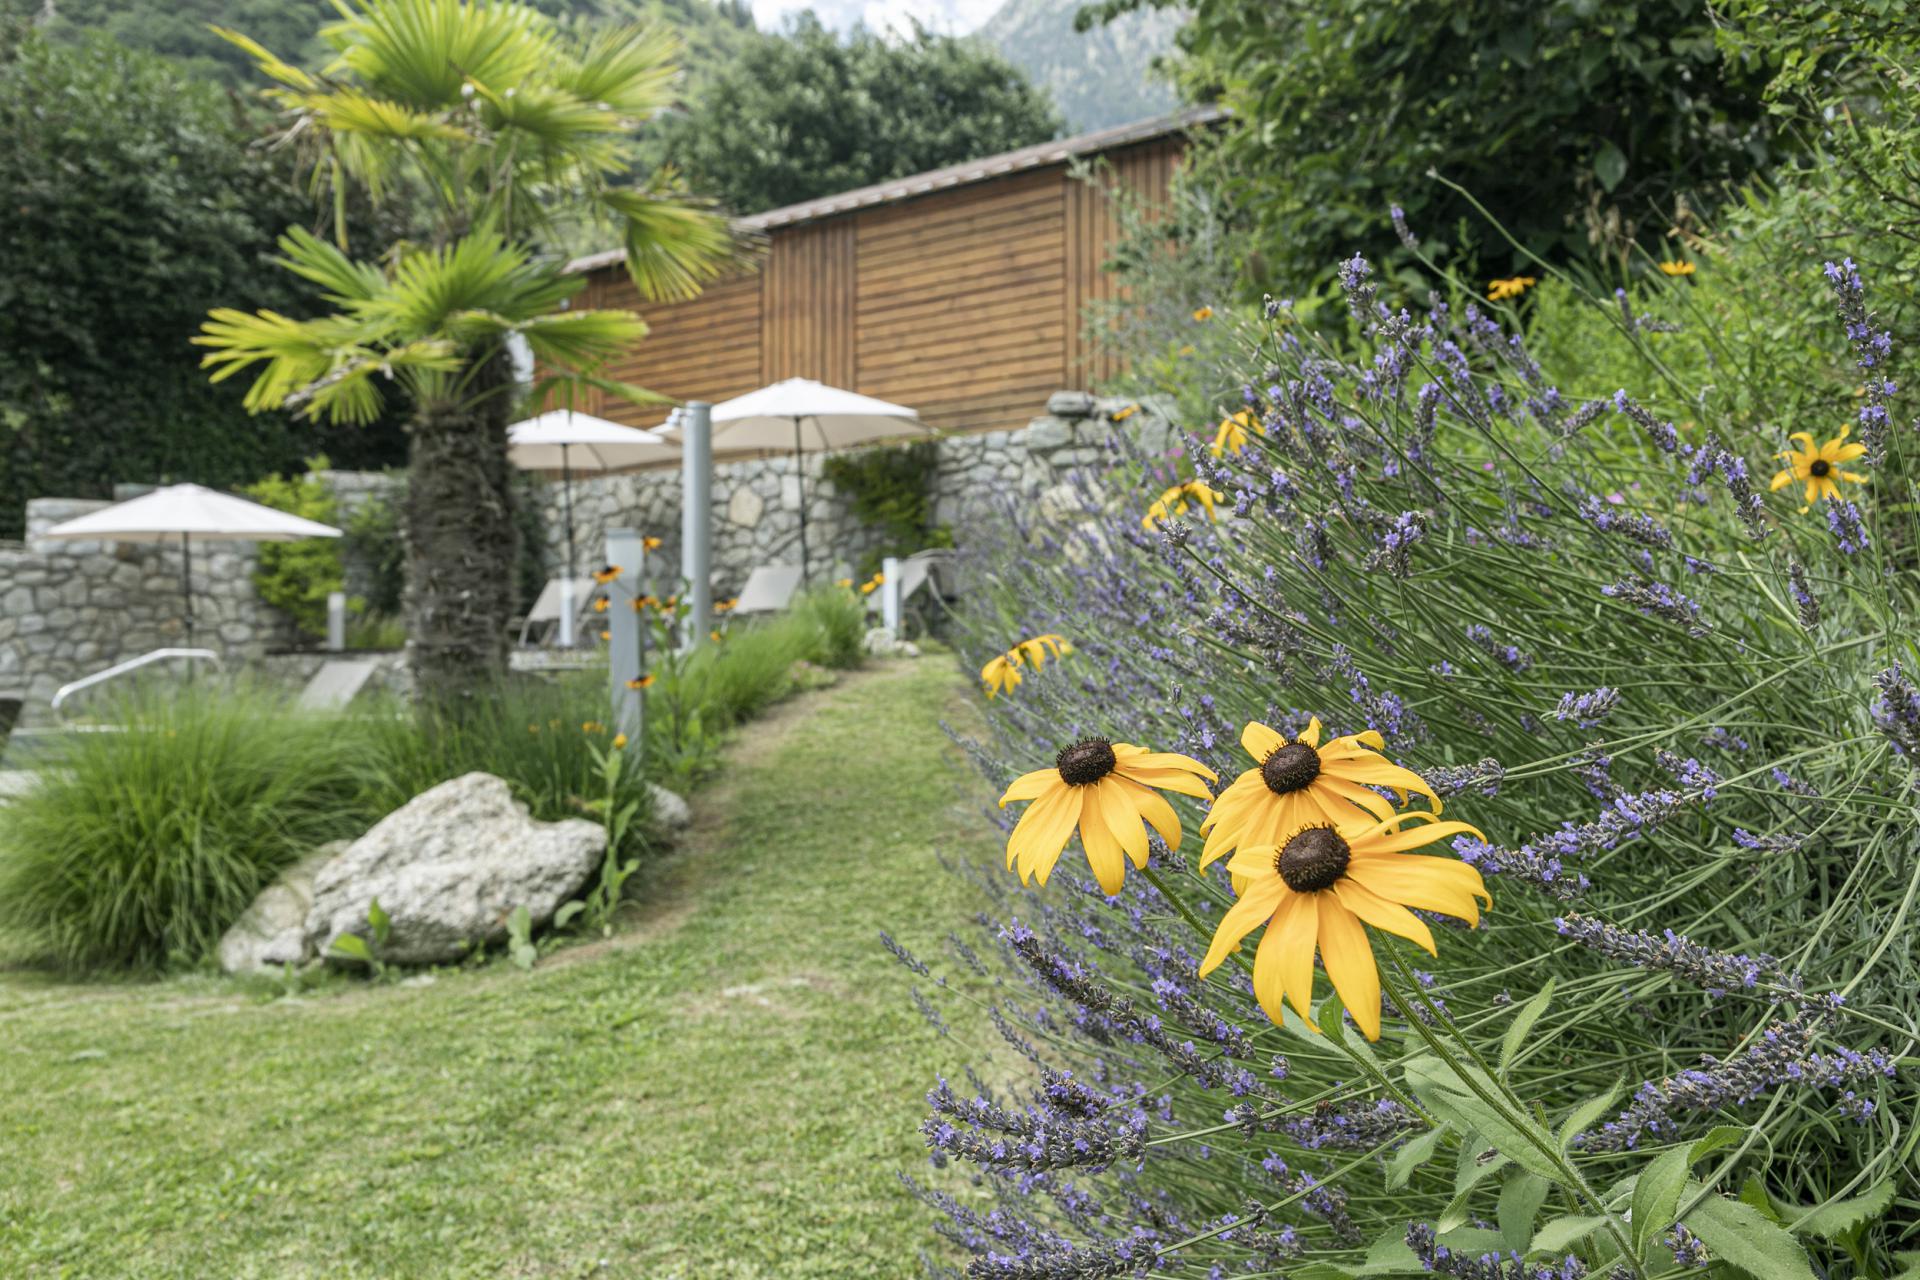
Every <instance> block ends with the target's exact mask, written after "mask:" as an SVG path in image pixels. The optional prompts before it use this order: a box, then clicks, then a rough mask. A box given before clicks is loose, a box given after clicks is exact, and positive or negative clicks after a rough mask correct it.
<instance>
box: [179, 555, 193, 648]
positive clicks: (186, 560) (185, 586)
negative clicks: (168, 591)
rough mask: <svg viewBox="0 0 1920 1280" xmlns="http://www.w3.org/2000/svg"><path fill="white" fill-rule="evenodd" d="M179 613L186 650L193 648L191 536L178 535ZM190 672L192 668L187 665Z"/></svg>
mask: <svg viewBox="0 0 1920 1280" xmlns="http://www.w3.org/2000/svg"><path fill="white" fill-rule="evenodd" d="M180 612H181V617H182V618H183V619H184V620H185V622H186V631H187V648H189V649H191V648H193V535H192V534H190V533H187V532H186V531H185V530H182V531H181V533H180ZM187 670H188V671H189V672H191V671H192V670H193V666H192V664H191V663H189V664H188V666H187Z"/></svg>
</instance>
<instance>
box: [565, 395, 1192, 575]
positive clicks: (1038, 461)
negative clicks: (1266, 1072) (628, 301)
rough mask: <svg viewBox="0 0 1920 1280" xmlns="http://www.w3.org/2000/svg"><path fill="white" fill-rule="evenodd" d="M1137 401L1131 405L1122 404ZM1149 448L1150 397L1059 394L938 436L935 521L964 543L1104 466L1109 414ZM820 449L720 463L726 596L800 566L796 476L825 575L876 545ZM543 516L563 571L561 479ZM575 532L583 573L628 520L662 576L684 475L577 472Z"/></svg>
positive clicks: (1159, 421)
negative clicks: (1022, 421) (1059, 484)
mask: <svg viewBox="0 0 1920 1280" xmlns="http://www.w3.org/2000/svg"><path fill="white" fill-rule="evenodd" d="M1130 406H1133V411H1132V412H1130V413H1129V412H1126V410H1127V409H1128V408H1129V407H1130ZM1115 414H1120V415H1121V419H1122V420H1121V426H1122V428H1123V429H1124V430H1127V431H1129V432H1130V433H1132V434H1133V435H1134V436H1135V437H1136V439H1137V440H1138V441H1139V442H1140V444H1141V445H1142V447H1143V448H1146V449H1147V450H1149V451H1150V452H1159V451H1162V450H1164V449H1165V448H1166V447H1167V445H1168V443H1169V441H1170V440H1171V439H1172V435H1173V432H1172V428H1171V427H1170V426H1169V425H1168V423H1167V420H1166V418H1164V417H1163V416H1161V414H1160V413H1159V412H1157V411H1156V410H1155V408H1154V407H1153V406H1151V405H1147V406H1134V402H1132V401H1128V400H1118V399H1098V398H1095V397H1094V396H1092V395H1089V394H1087V393H1085V392H1079V391H1062V392H1058V393H1056V394H1055V395H1054V396H1052V397H1051V398H1050V399H1049V400H1048V401H1047V412H1046V413H1045V414H1043V415H1041V416H1040V417H1037V418H1035V419H1034V420H1033V421H1032V422H1030V423H1028V424H1027V425H1026V426H1025V427H1022V428H1019V429H1017V430H1014V431H992V432H984V433H981V434H978V435H951V436H943V437H940V438H938V439H937V441H936V445H935V447H936V450H937V452H936V465H935V471H934V480H933V488H934V522H935V523H936V524H943V525H946V526H948V527H949V528H951V529H952V530H953V534H954V539H955V541H956V542H958V543H960V544H961V545H963V546H964V545H965V544H966V542H967V537H968V533H969V531H970V530H971V529H974V528H977V527H979V526H980V525H981V524H982V523H983V522H992V521H997V520H999V519H1001V518H1002V517H1001V511H1002V510H1003V507H1002V505H1001V504H1002V503H1004V502H1005V501H1007V500H1008V499H1011V498H1016V497H1018V496H1019V495H1021V494H1024V493H1027V492H1029V491H1031V490H1033V489H1036V488H1045V487H1046V486H1047V485H1049V484H1051V483H1054V482H1055V477H1062V478H1063V477H1064V476H1065V474H1066V473H1067V472H1068V471H1070V470H1072V469H1074V468H1095V469H1097V468H1099V467H1103V466H1105V465H1107V463H1108V461H1109V459H1110V454H1109V452H1108V444H1107V442H1108V440H1109V438H1110V435H1111V433H1112V431H1113V426H1114V423H1113V421H1112V419H1113V415H1115ZM824 458H825V455H822V454H808V455H805V456H804V458H803V459H802V460H801V469H800V470H798V471H797V470H796V468H795V460H794V459H793V458H792V457H790V456H789V457H782V458H765V459H754V460H750V461H740V462H722V463H717V464H716V465H715V466H714V469H713V576H714V590H715V593H716V594H717V595H719V596H722V597H724V596H728V595H732V594H734V593H735V592H737V591H738V590H739V589H740V585H741V584H742V583H743V582H745V581H746V577H747V575H748V574H749V573H750V572H752V570H753V569H754V567H755V566H756V565H781V564H798V563H800V545H799V529H800V480H801V477H802V476H804V478H805V484H806V500H807V546H808V553H809V560H810V561H811V563H812V565H813V567H814V571H815V573H816V575H817V576H818V577H821V578H829V579H830V578H837V577H845V576H847V575H848V574H850V573H851V572H852V570H853V569H854V567H855V566H857V565H858V564H859V563H860V561H861V558H862V557H863V556H865V555H866V554H867V553H868V552H870V551H873V550H875V549H876V548H877V546H878V539H877V537H876V535H875V534H874V532H873V531H872V530H870V529H867V528H865V527H864V526H862V525H861V524H860V522H859V521H858V520H857V519H856V518H855V517H854V515H853V513H852V512H851V511H850V510H849V509H848V505H847V502H846V500H845V499H844V498H843V497H842V496H841V495H839V494H838V493H836V492H834V490H833V487H832V486H831V485H830V484H828V483H827V482H826V481H825V479H824V478H823V477H822V475H821V466H822V462H823V461H824ZM543 494H544V499H545V501H544V512H543V516H544V519H545V522H546V527H547V553H548V555H547V558H548V564H549V566H550V572H552V573H553V574H556V575H557V574H559V572H560V570H561V564H562V561H563V560H564V558H565V547H566V536H565V525H564V512H563V509H562V504H561V497H562V493H561V487H560V486H559V485H558V484H557V483H556V484H552V485H548V486H546V488H545V489H544V490H543ZM573 499H574V540H575V547H576V560H577V565H578V569H579V572H581V573H583V574H584V573H587V572H589V571H591V570H592V569H594V568H596V567H598V566H599V564H600V563H601V561H602V560H603V559H604V558H605V555H606V541H605V531H606V530H607V529H608V528H610V527H611V528H618V527H621V526H626V527H630V528H634V529H638V530H639V531H640V532H641V533H643V534H650V535H653V536H655V537H658V538H660V539H661V540H662V541H663V543H664V545H663V546H662V547H661V549H660V550H659V551H658V552H656V553H655V554H656V556H657V557H659V558H658V559H657V560H656V561H655V563H656V564H658V565H659V566H660V570H659V571H660V573H661V574H662V576H663V577H664V576H665V575H667V574H671V573H675V572H677V571H678V568H679V564H680V473H679V471H678V470H665V471H646V472H637V473H634V474H630V475H618V476H595V477H591V478H586V479H579V478H576V479H575V480H574V484H573Z"/></svg>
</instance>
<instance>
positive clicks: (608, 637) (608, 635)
mask: <svg viewBox="0 0 1920 1280" xmlns="http://www.w3.org/2000/svg"><path fill="white" fill-rule="evenodd" d="M600 638H601V639H602V640H611V639H613V632H611V631H602V632H601V633H600Z"/></svg>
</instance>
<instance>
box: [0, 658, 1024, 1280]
mask: <svg viewBox="0 0 1920 1280" xmlns="http://www.w3.org/2000/svg"><path fill="white" fill-rule="evenodd" d="M967 696H968V695H967V694H966V692H965V690H964V687H963V685H962V684H961V682H960V680H959V677H958V676H957V675H956V673H955V672H954V670H953V668H952V667H951V666H950V665H949V664H948V663H947V662H946V661H945V660H943V659H940V658H929V659H926V660H922V661H920V662H901V663H889V664H886V665H883V666H880V667H878V668H876V669H872V670H869V671H867V672H863V673H860V674H856V675H854V676H851V677H849V678H847V679H846V680H844V681H843V682H842V683H841V685H840V686H838V687H837V688H835V689H831V690H826V691H822V692H820V693H815V694H809V695H805V696H803V697H801V698H797V699H795V700H793V701H791V702H789V703H787V704H785V705H783V706H782V707H780V708H778V709H777V710H776V711H775V712H774V713H773V714H771V715H770V716H768V717H767V718H765V719H762V720H760V721H758V722H755V723H754V724H752V725H750V726H748V727H747V728H746V730H745V731H744V733H743V735H742V736H741V738H740V739H739V740H738V741H737V742H736V743H735V744H734V745H733V747H732V749H731V750H730V752H729V757H730V758H729V763H728V768H727V771H726V772H725V773H724V774H723V775H722V778H721V780H720V781H719V782H718V783H717V784H716V785H715V786H714V787H713V788H712V789H710V790H709V791H708V792H706V793H703V794H702V795H700V796H698V797H697V798H696V800H695V810H696V815H697V817H696V825H695V828H694V830H693V832H692V834H691V837H690V839H689V840H688V841H687V842H686V843H685V845H684V846H683V847H682V848H681V850H679V851H678V852H677V853H675V854H674V855H672V856H671V857H670V858H667V859H664V860H663V861H662V863H661V864H660V865H659V866H658V867H656V868H653V869H651V870H650V872H649V873H648V875H647V882H646V884H645V886H644V889H645V897H644V901H645V903H646V905H644V906H643V907H641V908H640V909H639V910H638V911H637V913H635V915H634V918H633V921H632V923H631V926H630V927H626V928H623V930H622V931H621V932H620V933H619V934H618V935H616V937H615V938H614V939H612V940H610V941H609V942H606V943H601V944H595V945H592V946H583V947H576V948H572V949H570V950H563V951H561V952H559V953H557V954H555V955H553V956H551V957H548V958H547V959H544V960H543V961H542V962H541V963H540V965H539V966H538V967H537V968H536V969H535V970H534V971H532V972H531V973H521V972H518V971H516V970H514V969H512V968H511V967H510V966H507V965H505V964H494V965H491V966H488V967H487V968H485V969H482V970H479V971H474V972H455V973H445V974H440V975H438V976H437V977H435V978H434V979H433V980H432V981H431V982H422V980H421V979H419V978H415V979H411V980H407V981H403V982H401V983H400V984H398V985H395V986H367V985H365V984H361V983H353V984H346V983H340V984H335V985H329V986H326V987H323V988H321V989H320V990H318V991H316V992H308V993H306V994H304V995H301V996H297V997H294V998H290V999H289V998H279V997H277V995H276V993H273V992H270V991H266V990H262V989H259V988H249V987H246V986H243V985H238V984H235V983H233V982H230V981H227V980H218V979H212V978H202V977H196V978H181V979H174V980H170V981H167V982H163V983H158V984H144V985H104V984H95V985H89V986H87V987H84V988H78V989H76V988H74V987H71V986H63V985H59V984H54V983H51V982H49V981H48V980H45V979H41V978H37V977H33V976H30V975H20V974H0V1079H3V1080H6V1081H9V1082H11V1084H10V1087H9V1088H8V1089H7V1091H6V1095H5V1097H4V1099H0V1150H5V1151H6V1152H7V1153H8V1160H7V1161H6V1162H4V1165H3V1166H0V1273H5V1274H9V1275H13V1274H21V1273H23V1272H24V1273H25V1274H40V1273H49V1274H50V1273H53V1272H54V1271H56V1270H58V1271H59V1272H60V1273H61V1274H66V1275H72V1276H80V1277H84V1276H105V1275H113V1276H138V1277H160V1276H181V1277H186V1276H192V1277H200V1276H206V1275H221V1276H236V1277H240V1276H273V1277H283V1276H284V1277H298V1276H322V1275H325V1276H336V1275H383V1276H476V1277H478V1276H486V1277H497V1276H503V1275H511V1276H567V1277H575V1276H589V1275H591V1276H636V1277H637V1276H645V1277H649V1278H650V1280H665V1278H668V1277H701V1278H703V1280H704V1278H706V1277H759V1276H781V1277H803V1278H804V1277H815V1276H819V1277H824V1276H835V1277H839V1276H855V1275H857V1276H906V1275H909V1274H917V1263H916V1261H915V1257H916V1254H917V1253H918V1252H919V1250H921V1249H922V1248H923V1247H926V1246H927V1243H928V1241H929V1239H930V1237H929V1235H928V1233H927V1229H926V1223H927V1219H926V1217H925V1215H924V1214H923V1213H922V1212H921V1210H920V1208H919V1206H918V1205H916V1204H915V1203H913V1202H912V1201H910V1200H909V1199H907V1197H905V1196H904V1195H903V1194H902V1192H901V1191H900V1189H899V1187H898V1184H897V1182H896V1181H895V1173H896V1171H897V1170H900V1169H902V1168H915V1167H924V1160H923V1156H922V1150H923V1148H922V1147H921V1144H920V1140H919V1137H918V1134H917V1133H916V1126H917V1122H918V1118H919V1115H920V1114H921V1107H920V1104H919V1100H918V1095H919V1094H920V1092H921V1091H922V1089H923V1088H924V1087H925V1085H926V1084H927V1083H928V1082H929V1079H930V1076H931V1074H932V1072H933V1071H935V1070H937V1069H942V1068H945V1069H948V1070H951V1068H952V1066H953V1062H952V1061H951V1059H952V1056H953V1051H952V1050H950V1049H948V1050H946V1051H945V1052H943V1051H942V1046H940V1045H939V1044H938V1042H937V1037H936V1036H935V1034H934V1032H933V1031H932V1030H931V1029H930V1028H929V1027H928V1026H927V1025H926V1024H925V1023H924V1022H923V1021H922V1020H921V1018H920V1016H919V1014H918V1013H916V1012H915V1010H914V1008H913V1005H912V1003H911V1001H910V1000H909V999H908V979H909V975H907V974H906V973H905V972H904V971H903V970H901V969H900V968H899V966H898V965H897V964H896V963H895V962H894V961H893V960H892V958H891V957H889V956H888V955H887V954H886V953H885V952H884V951H883V950H882V949H881V948H880V946H879V945H878V943H877V941H876V933H877V931H878V930H879V929H881V928H886V929H888V930H890V931H892V932H894V933H895V934H896V936H898V937H900V938H901V940H902V941H903V942H905V943H906V944H907V945H909V946H911V947H915V948H921V949H928V950H931V949H933V948H935V947H936V946H937V945H938V941H939V939H940V938H941V937H942V936H943V935H944V934H945V933H946V932H947V930H949V929H951V928H955V927H957V926H960V925H962V924H963V922H964V921H965V919H966V917H967V915H968V914H969V912H970V910H971V904H970V899H969V894H968V891H967V889H966V887H965V885H964V884H963V883H961V882H960V881H959V880H958V879H957V878H956V877H954V876H952V875H950V874H948V873H947V872H945V871H944V870H943V869H942V868H941V867H940V866H939V865H938V863H937V862H936V861H935V858H934V854H935V852H936V851H937V850H938V851H945V852H947V853H948V854H949V855H951V856H956V857H961V858H968V859H986V858H991V857H993V856H995V855H996V853H997V847H996V845H995V844H994V842H993V840H992V838H991V834H990V830H989V829H988V828H987V827H986V826H985V825H984V824H983V823H981V822H980V821H979V820H978V816H977V815H978V807H979V805H980V804H981V803H982V802H983V801H984V799H985V797H984V789H983V788H981V787H980V786H979V785H978V782H977V780H975V779H973V778H972V777H971V775H970V774H969V773H968V772H967V771H966V769H965V765H964V761H963V760H961V758H960V755H959V753H958V751H957V750H956V749H955V748H953V746H952V745H951V744H950V743H949V742H948V740H947V738H946V736H945V735H944V734H943V733H942V731H941V729H940V727H939V724H938V721H939V720H940V719H941V718H943V717H944V718H948V719H955V718H959V719H961V720H963V721H964V720H965V719H966V718H967V717H968V716H969V715H970V708H969V706H968V705H967V703H966V698H967Z"/></svg>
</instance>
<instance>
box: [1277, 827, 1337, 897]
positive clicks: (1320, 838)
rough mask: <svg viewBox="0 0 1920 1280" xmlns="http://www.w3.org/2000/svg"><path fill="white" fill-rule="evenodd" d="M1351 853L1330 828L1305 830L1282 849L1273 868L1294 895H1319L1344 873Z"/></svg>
mask: <svg viewBox="0 0 1920 1280" xmlns="http://www.w3.org/2000/svg"><path fill="white" fill-rule="evenodd" d="M1350 853H1351V851H1350V850H1349V849H1348V848H1347V842H1346V841H1345V840H1343V839H1341V837H1340V833H1339V832H1338V831H1335V830H1334V829H1333V828H1332V827H1308V828H1307V829H1306V830H1305V831H1302V832H1301V833H1300V834H1299V835H1296V836H1295V837H1294V838H1293V839H1291V840H1289V841H1287V843H1286V844H1285V845H1284V846H1282V847H1281V850H1280V855H1279V856H1278V857H1277V858H1275V859H1274V860H1273V868H1274V870H1276V871H1278V872H1279V873H1280V878H1281V879H1282V880H1284V881H1285V882H1286V885H1287V888H1289V889H1291V890H1293V891H1294V892H1295V893H1318V892H1319V891H1320V890H1322V889H1328V888H1331V887H1332V886H1333V882H1334V881H1336V880H1338V879H1339V878H1340V877H1341V876H1343V875H1345V874H1346V873H1347V863H1348V861H1349V860H1350Z"/></svg>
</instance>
